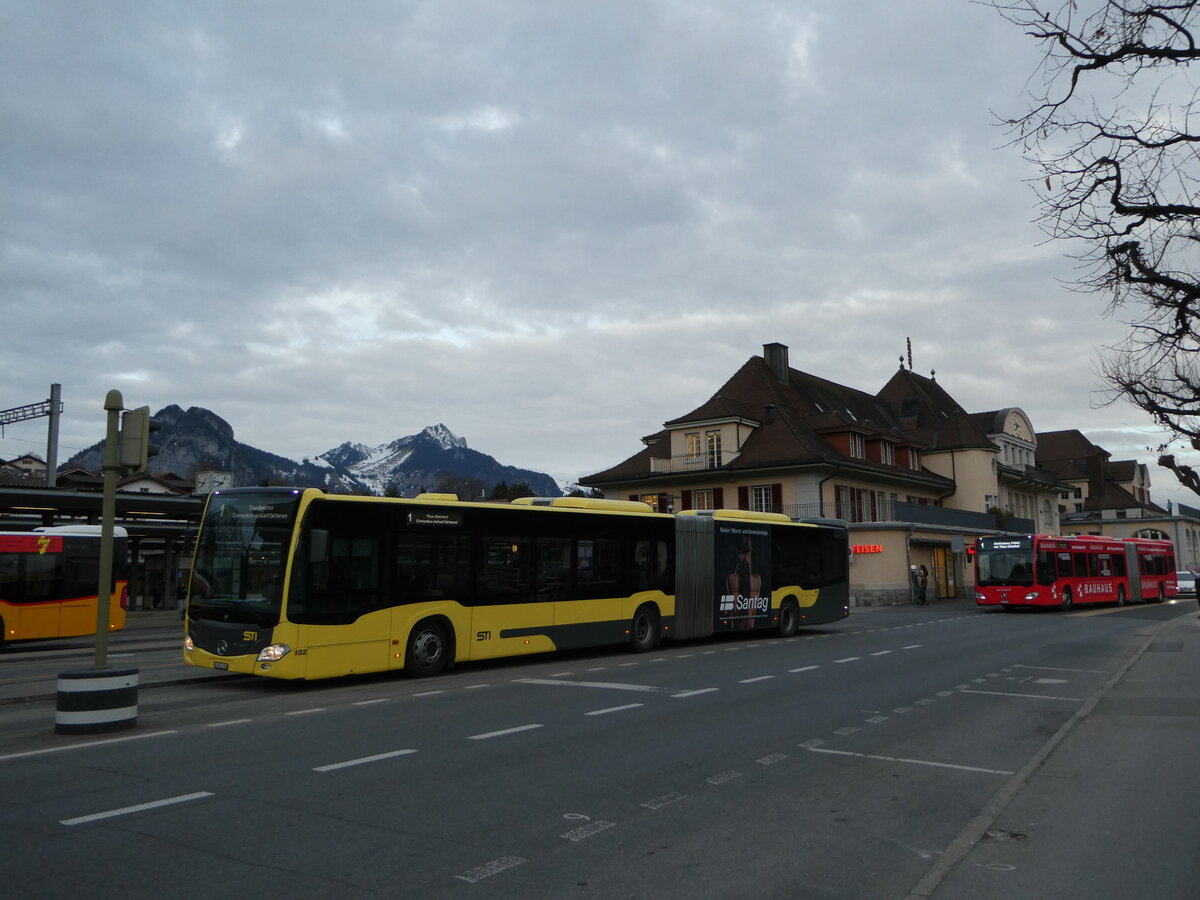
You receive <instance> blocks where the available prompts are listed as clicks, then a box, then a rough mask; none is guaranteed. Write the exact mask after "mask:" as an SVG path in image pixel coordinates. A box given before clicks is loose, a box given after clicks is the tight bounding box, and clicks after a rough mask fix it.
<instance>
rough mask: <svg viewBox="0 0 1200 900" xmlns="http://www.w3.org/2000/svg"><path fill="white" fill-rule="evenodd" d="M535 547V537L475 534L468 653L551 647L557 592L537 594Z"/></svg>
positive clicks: (532, 650) (478, 654) (504, 653)
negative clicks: (473, 598) (473, 601)
mask: <svg viewBox="0 0 1200 900" xmlns="http://www.w3.org/2000/svg"><path fill="white" fill-rule="evenodd" d="M535 549H536V542H535V541H534V539H533V538H531V537H528V536H524V535H520V536H516V535H511V534H482V535H480V536H479V539H478V547H477V549H476V553H477V554H478V555H479V556H478V558H477V560H476V565H475V567H474V568H475V605H474V607H472V611H471V613H472V615H471V633H470V635H469V640H470V647H471V649H470V651H469V658H471V659H489V658H491V657H496V656H510V655H515V654H519V653H537V652H540V651H546V650H553V649H555V646H556V644H555V643H554V641H553V640H552V638H551V636H550V635H551V632H552V626H553V624H554V599H553V598H554V596H555V594H553V593H552V592H551V591H550V590H547V592H546V593H544V594H543V595H542V596H539V595H538V594H537V592H536V590H535V586H534V585H535V579H534V554H535ZM548 549H549V548H548ZM548 587H549V585H548ZM459 640H460V641H461V640H462V637H461V636H460V638H459ZM460 655H461V653H460Z"/></svg>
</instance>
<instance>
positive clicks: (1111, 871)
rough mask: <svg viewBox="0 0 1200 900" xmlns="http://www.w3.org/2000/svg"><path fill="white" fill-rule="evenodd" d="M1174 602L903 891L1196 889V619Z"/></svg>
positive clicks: (946, 899)
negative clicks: (1173, 609) (1173, 610)
mask: <svg viewBox="0 0 1200 900" xmlns="http://www.w3.org/2000/svg"><path fill="white" fill-rule="evenodd" d="M1180 609H1181V615H1179V616H1178V617H1176V618H1174V619H1170V620H1168V621H1167V622H1164V623H1162V624H1161V625H1159V626H1157V627H1152V628H1147V629H1146V631H1145V642H1144V644H1143V645H1142V646H1141V648H1140V649H1139V651H1138V652H1137V653H1136V654H1135V655H1134V657H1133V658H1132V659H1131V660H1130V661H1129V662H1128V663H1127V664H1126V665H1125V666H1123V667H1122V668H1121V669H1120V670H1118V671H1117V672H1116V673H1115V674H1114V675H1113V676H1112V677H1111V678H1110V679H1109V680H1108V682H1107V683H1106V684H1105V685H1104V686H1103V687H1102V688H1101V689H1100V690H1098V691H1097V692H1096V694H1095V695H1093V696H1092V697H1090V698H1088V700H1087V702H1085V703H1084V705H1083V706H1082V707H1081V708H1080V710H1079V712H1077V713H1076V714H1075V715H1074V716H1073V717H1072V718H1071V720H1070V721H1069V722H1067V723H1066V724H1065V725H1064V726H1063V727H1062V728H1061V729H1059V731H1058V732H1057V733H1056V734H1055V735H1054V736H1053V737H1051V738H1050V739H1049V740H1048V741H1047V743H1046V744H1045V745H1044V746H1043V748H1042V749H1041V751H1040V752H1039V753H1038V754H1037V755H1035V757H1034V758H1033V759H1032V760H1031V761H1030V762H1029V764H1027V765H1026V766H1025V768H1024V769H1023V770H1022V771H1020V772H1018V773H1017V774H1016V775H1014V776H1013V777H1012V778H1011V779H1010V780H1009V782H1008V784H1007V785H1006V786H1005V787H1004V788H1003V789H1002V790H1001V791H1000V792H999V793H998V794H997V795H996V796H995V797H994V798H993V799H992V801H991V803H989V804H988V806H987V807H986V808H985V809H984V810H983V812H982V813H981V815H980V816H978V817H977V818H976V819H975V821H973V822H972V823H970V824H969V825H968V826H967V827H966V828H964V829H963V832H962V833H961V834H960V835H959V837H958V838H957V839H956V840H955V841H954V842H953V843H952V844H951V845H950V846H949V847H948V848H947V849H946V850H945V851H944V852H943V854H942V856H941V858H940V859H939V860H938V861H937V863H936V864H935V865H934V866H933V868H932V869H930V871H929V873H928V874H927V875H926V877H925V878H924V879H922V881H921V882H920V883H919V884H918V885H917V886H916V888H914V889H913V891H912V893H911V894H910V898H925V897H933V898H937V900H958V898H963V900H968V898H969V900H1011V898H1013V897H1054V898H1060V900H1066V898H1075V897H1079V898H1083V897H1089V896H1108V897H1132V896H1155V897H1189V896H1190V897H1195V896H1200V880H1198V875H1197V870H1196V867H1195V864H1194V862H1193V860H1194V856H1195V840H1196V835H1197V834H1200V800H1198V799H1197V798H1198V797H1200V759H1198V756H1200V616H1197V613H1196V607H1195V606H1191V605H1190V604H1189V605H1187V606H1181V607H1180ZM1184 610H1186V612H1184ZM1084 873H1087V877H1083V874H1084ZM1097 878H1102V879H1103V881H1102V884H1103V885H1104V890H1103V892H1102V893H1096V885H1097V881H1096V879H1097Z"/></svg>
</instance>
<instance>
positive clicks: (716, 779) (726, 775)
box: [705, 769, 742, 784]
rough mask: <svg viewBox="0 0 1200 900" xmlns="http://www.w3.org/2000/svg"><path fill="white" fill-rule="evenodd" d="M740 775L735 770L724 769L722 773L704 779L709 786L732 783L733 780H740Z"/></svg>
mask: <svg viewBox="0 0 1200 900" xmlns="http://www.w3.org/2000/svg"><path fill="white" fill-rule="evenodd" d="M741 777H742V773H741V772H739V771H738V770H737V769H726V770H725V771H724V772H718V773H717V774H716V775H713V776H711V777H709V778H706V779H705V781H707V782H708V783H709V784H724V783H725V782H727V781H733V779H735V778H741Z"/></svg>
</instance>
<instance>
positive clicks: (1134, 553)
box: [1125, 544, 1145, 601]
mask: <svg viewBox="0 0 1200 900" xmlns="http://www.w3.org/2000/svg"><path fill="white" fill-rule="evenodd" d="M1125 569H1126V571H1128V573H1129V599H1130V600H1131V601H1139V600H1144V599H1145V597H1143V596H1142V563H1141V560H1140V559H1138V548H1137V546H1136V545H1135V544H1126V545H1125Z"/></svg>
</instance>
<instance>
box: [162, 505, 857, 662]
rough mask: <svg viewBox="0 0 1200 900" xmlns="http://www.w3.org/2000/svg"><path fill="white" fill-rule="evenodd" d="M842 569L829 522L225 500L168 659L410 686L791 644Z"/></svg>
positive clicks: (842, 586)
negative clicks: (764, 633) (726, 637)
mask: <svg viewBox="0 0 1200 900" xmlns="http://www.w3.org/2000/svg"><path fill="white" fill-rule="evenodd" d="M735 532H736V533H735ZM780 535H782V537H781V536H780ZM747 541H748V542H749V545H750V546H749V547H748V548H746V547H745V544H746V542H747ZM801 550H802V552H800V551H801ZM846 567H847V540H846V529H845V526H844V524H840V523H838V524H834V523H820V524H794V523H791V522H789V521H788V520H787V519H786V517H784V516H771V515H769V514H756V513H745V512H736V511H731V512H729V513H722V512H717V513H715V514H713V515H709V516H701V515H692V516H678V517H676V516H671V515H666V514H660V513H655V512H652V511H651V510H650V508H649V507H648V506H646V505H645V504H643V503H636V502H632V501H619V500H598V499H595V500H594V499H585V498H571V497H558V498H553V499H533V498H525V499H523V500H519V501H514V502H513V503H511V504H497V503H474V502H460V501H459V500H458V499H457V498H456V497H454V496H453V495H446V494H423V495H420V496H418V497H417V498H415V499H397V498H382V497H363V496H351V495H338V494H326V493H325V492H323V491H321V490H319V489H312V488H310V489H303V490H302V489H292V488H235V489H232V490H225V491H218V492H214V493H213V494H212V495H211V496H210V498H209V500H208V503H207V505H206V508H205V513H204V517H203V520H202V522H201V525H200V531H199V534H198V536H197V541H196V551H195V558H194V560H193V564H192V570H191V577H190V580H189V585H188V603H187V635H186V638H185V642H184V659H185V661H186V662H188V663H190V664H191V665H195V666H201V667H204V668H209V669H221V670H227V671H230V672H242V673H251V674H255V675H266V676H271V677H276V678H309V679H312V678H327V677H333V676H340V675H348V674H352V673H363V672H380V671H386V670H389V669H403V670H406V671H407V672H409V673H410V674H412V675H417V676H422V675H433V674H436V673H438V672H440V671H442V670H443V669H445V668H447V667H448V666H450V665H452V664H454V663H456V662H465V661H468V660H481V659H489V658H495V657H502V656H513V655H517V654H523V653H539V652H546V651H551V650H558V649H566V648H575V647H586V646H599V645H604V644H618V643H623V642H627V643H628V644H629V645H630V646H631V647H632V648H633V649H634V650H637V651H643V652H644V651H647V650H650V649H652V648H654V647H655V646H657V644H658V642H659V641H660V640H662V639H663V638H671V637H678V638H693V637H703V636H706V635H709V634H712V633H713V632H714V631H722V630H740V629H747V630H748V629H752V628H774V629H776V630H777V631H779V632H780V633H782V634H790V633H793V632H794V631H795V629H796V628H797V627H798V626H799V625H800V624H804V623H814V624H815V623H817V622H829V621H834V620H836V619H840V618H843V617H845V615H846V614H847V609H848V594H847V586H846V573H847V568H846Z"/></svg>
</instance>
